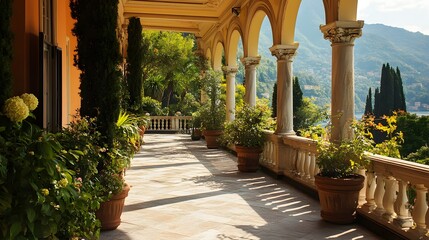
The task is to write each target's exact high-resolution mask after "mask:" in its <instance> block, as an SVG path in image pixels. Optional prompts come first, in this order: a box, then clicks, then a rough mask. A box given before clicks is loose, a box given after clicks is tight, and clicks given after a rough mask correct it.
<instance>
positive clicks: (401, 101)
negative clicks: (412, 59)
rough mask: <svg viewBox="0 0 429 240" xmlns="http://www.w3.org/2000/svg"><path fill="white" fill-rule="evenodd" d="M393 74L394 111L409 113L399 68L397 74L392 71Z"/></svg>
mask: <svg viewBox="0 0 429 240" xmlns="http://www.w3.org/2000/svg"><path fill="white" fill-rule="evenodd" d="M392 72H393V73H394V74H395V75H394V76H395V108H394V110H402V111H407V106H406V103H405V94H404V87H403V85H402V77H401V72H400V71H399V68H398V67H396V72H395V71H394V70H393V69H392Z"/></svg>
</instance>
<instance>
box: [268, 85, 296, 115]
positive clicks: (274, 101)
mask: <svg viewBox="0 0 429 240" xmlns="http://www.w3.org/2000/svg"><path fill="white" fill-rule="evenodd" d="M294 99H295V98H294ZM271 109H272V115H271V116H272V117H273V118H275V117H277V82H275V83H274V86H273V94H272V97H271Z"/></svg>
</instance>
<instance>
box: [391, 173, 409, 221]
mask: <svg viewBox="0 0 429 240" xmlns="http://www.w3.org/2000/svg"><path fill="white" fill-rule="evenodd" d="M398 185H399V191H398V197H397V198H396V202H395V205H396V207H395V212H396V213H397V214H398V216H397V217H396V218H395V219H394V220H393V222H394V223H395V224H396V225H397V226H399V227H401V228H410V227H412V226H413V219H412V218H411V217H410V212H409V211H408V197H407V186H408V183H407V181H403V180H398Z"/></svg>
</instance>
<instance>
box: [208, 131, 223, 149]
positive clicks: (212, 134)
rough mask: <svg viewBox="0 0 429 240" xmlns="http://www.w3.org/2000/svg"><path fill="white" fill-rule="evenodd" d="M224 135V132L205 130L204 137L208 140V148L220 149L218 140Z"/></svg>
mask: <svg viewBox="0 0 429 240" xmlns="http://www.w3.org/2000/svg"><path fill="white" fill-rule="evenodd" d="M220 135H222V130H204V137H205V139H206V144H207V148H209V149H214V148H219V143H218V141H217V139H218V138H219V136H220Z"/></svg>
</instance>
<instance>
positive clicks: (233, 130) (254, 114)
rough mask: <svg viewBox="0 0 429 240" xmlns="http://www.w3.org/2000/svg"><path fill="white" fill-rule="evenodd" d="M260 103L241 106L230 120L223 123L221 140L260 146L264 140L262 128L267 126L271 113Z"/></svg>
mask: <svg viewBox="0 0 429 240" xmlns="http://www.w3.org/2000/svg"><path fill="white" fill-rule="evenodd" d="M264 110H266V108H264V107H263V106H262V105H259V106H256V107H250V106H248V105H245V106H243V107H242V108H241V109H239V110H238V111H237V113H236V117H235V119H234V120H233V121H232V122H229V123H227V124H226V125H225V130H224V133H223V136H222V142H224V143H230V144H235V145H239V146H244V147H259V148H260V147H262V146H263V144H264V142H265V134H264V132H263V130H264V129H267V127H268V119H269V118H270V117H271V113H270V112H269V111H268V112H267V111H264Z"/></svg>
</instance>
